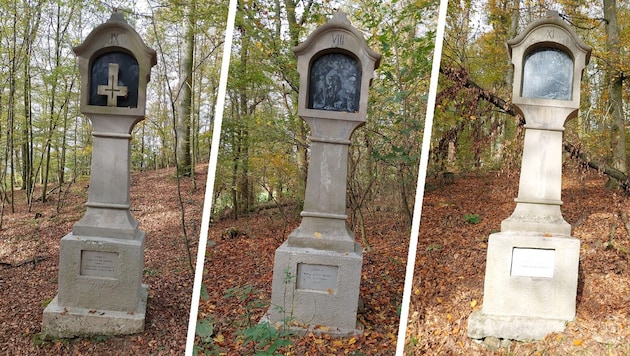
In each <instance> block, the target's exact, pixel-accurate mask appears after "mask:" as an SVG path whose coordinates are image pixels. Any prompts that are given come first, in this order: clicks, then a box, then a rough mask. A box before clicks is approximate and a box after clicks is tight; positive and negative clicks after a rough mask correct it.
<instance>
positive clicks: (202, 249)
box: [185, 0, 236, 356]
mask: <svg viewBox="0 0 630 356" xmlns="http://www.w3.org/2000/svg"><path fill="white" fill-rule="evenodd" d="M235 17H236V0H230V4H229V8H228V17H227V23H226V26H225V41H224V42H223V59H222V60H221V76H220V78H219V92H218V94H217V103H216V107H215V112H216V116H215V118H214V126H213V128H212V146H211V147H210V161H209V163H208V177H207V179H206V195H205V197H204V201H203V213H202V215H201V228H200V229H199V247H198V250H197V265H196V268H195V281H194V283H193V291H192V299H191V302H190V318H189V320H188V335H187V337H186V353H185V355H186V356H192V354H193V347H194V344H195V331H196V328H197V312H198V309H199V296H200V295H201V282H202V278H203V264H204V262H205V257H206V247H207V244H208V228H209V227H210V211H211V208H212V196H213V195H214V178H215V175H216V171H217V157H218V155H219V141H220V140H221V125H222V123H223V109H224V106H225V92H226V88H227V79H228V70H229V68H230V57H231V56H232V38H233V37H234V18H235Z"/></svg>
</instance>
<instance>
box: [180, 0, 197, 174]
mask: <svg viewBox="0 0 630 356" xmlns="http://www.w3.org/2000/svg"><path fill="white" fill-rule="evenodd" d="M195 11H196V1H192V2H191V3H190V4H188V8H187V14H186V18H185V21H186V24H185V26H186V34H185V35H184V37H185V38H184V41H185V46H184V59H183V60H182V63H181V69H180V75H181V77H182V79H183V82H182V83H181V85H180V97H179V107H178V115H177V128H176V130H177V145H176V146H177V174H178V175H180V176H186V177H188V176H190V175H191V174H192V160H191V155H190V120H191V115H190V114H191V107H192V85H193V59H194V53H195V16H196V15H195Z"/></svg>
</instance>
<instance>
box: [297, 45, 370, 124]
mask: <svg viewBox="0 0 630 356" xmlns="http://www.w3.org/2000/svg"><path fill="white" fill-rule="evenodd" d="M309 78H310V81H309V90H308V91H309V95H308V108H309V109H318V110H327V111H345V112H357V111H359V97H360V96H361V68H360V67H359V62H358V61H357V60H356V59H354V58H352V57H350V56H348V55H345V54H343V53H328V54H324V55H322V56H319V57H318V58H317V59H315V60H314V61H313V64H312V65H311V69H310V72H309Z"/></svg>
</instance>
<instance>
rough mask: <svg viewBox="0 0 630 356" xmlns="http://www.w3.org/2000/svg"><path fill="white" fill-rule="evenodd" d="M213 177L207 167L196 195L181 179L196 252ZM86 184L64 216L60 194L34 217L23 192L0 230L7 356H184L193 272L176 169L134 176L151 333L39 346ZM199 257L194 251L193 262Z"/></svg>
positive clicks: (1, 318) (67, 203)
mask: <svg viewBox="0 0 630 356" xmlns="http://www.w3.org/2000/svg"><path fill="white" fill-rule="evenodd" d="M206 171H207V165H200V166H198V167H197V176H196V180H197V187H196V189H194V188H193V184H192V179H191V178H183V179H182V180H181V183H182V197H183V200H184V206H185V210H186V224H187V228H188V236H189V240H191V244H192V245H193V247H194V246H196V240H197V238H198V236H199V225H200V220H201V209H202V205H203V196H204V192H205V188H204V183H205V181H206V178H205V174H206ZM87 185H88V181H87V180H86V179H84V180H81V181H79V182H76V183H74V184H73V185H72V186H71V187H70V191H69V192H68V194H67V195H62V197H63V199H64V201H63V208H62V211H61V212H60V213H57V212H56V206H57V200H56V199H57V195H56V194H53V195H52V196H51V200H50V201H49V202H47V203H45V204H42V203H41V201H38V202H36V203H35V204H34V207H33V209H32V211H31V212H28V211H27V210H28V209H27V207H26V204H25V203H24V201H25V198H24V196H23V193H22V192H19V191H18V192H17V193H16V196H15V201H16V203H17V205H16V212H15V213H13V214H7V213H6V210H5V214H6V215H5V217H4V221H3V229H2V230H1V231H0V261H1V262H2V263H3V264H2V265H0V354H2V355H68V354H73V355H81V354H86V355H119V354H126V355H167V354H172V355H182V354H183V352H184V347H185V342H186V329H187V323H188V315H189V309H190V298H191V294H192V284H193V274H192V272H191V271H190V267H189V262H188V255H187V252H186V247H185V243H184V237H183V233H182V230H181V226H180V222H181V216H180V213H179V211H180V209H179V204H178V199H177V188H176V187H177V183H176V179H175V178H174V170H173V169H164V170H158V171H148V172H144V173H134V174H132V187H131V210H132V215H133V216H134V217H135V218H136V219H137V220H138V221H139V226H140V229H142V230H144V231H146V233H147V238H146V242H145V262H144V266H145V276H144V280H143V283H145V284H147V285H148V286H149V301H148V306H147V309H148V310H147V317H146V322H145V332H143V333H141V334H137V335H129V336H117V337H107V338H102V337H93V338H82V339H75V340H54V341H50V342H45V343H42V342H41V340H39V338H38V333H39V332H40V331H41V323H42V313H43V310H44V307H45V304H46V303H47V302H49V301H50V300H51V299H52V298H53V297H54V296H55V295H56V294H57V266H58V263H59V241H60V240H61V238H62V237H63V236H65V235H66V234H67V233H69V232H70V231H71V230H72V225H73V224H74V223H75V222H76V221H77V220H79V219H80V218H81V217H82V216H83V212H84V210H85V208H84V204H85V202H86V200H87ZM64 189H66V186H64ZM38 194H40V193H38V192H36V193H35V196H36V197H37V196H38ZM195 253H196V252H195V251H194V249H193V256H194V255H195ZM31 260H32V263H26V264H22V265H20V264H21V263H22V262H24V261H31ZM7 264H10V266H8V265H7Z"/></svg>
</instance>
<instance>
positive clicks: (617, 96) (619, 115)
mask: <svg viewBox="0 0 630 356" xmlns="http://www.w3.org/2000/svg"><path fill="white" fill-rule="evenodd" d="M604 18H605V19H606V48H607V50H608V52H609V55H608V56H607V58H608V59H607V61H608V62H609V67H608V70H607V71H606V76H605V78H606V79H605V81H606V83H608V100H609V105H610V106H609V110H607V111H609V113H610V116H611V119H612V122H611V127H610V133H611V136H612V137H611V141H612V145H613V147H612V153H613V159H612V166H613V167H614V168H615V169H617V170H619V171H622V172H624V173H627V172H628V168H627V161H626V140H625V117H624V112H623V92H622V90H623V73H622V72H620V70H619V68H621V63H620V58H621V57H620V56H621V44H620V40H619V26H618V25H617V1H616V0H604ZM610 183H611V184H612V185H615V186H616V185H618V182H616V181H611V182H610Z"/></svg>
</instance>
